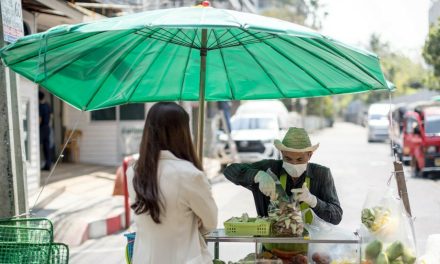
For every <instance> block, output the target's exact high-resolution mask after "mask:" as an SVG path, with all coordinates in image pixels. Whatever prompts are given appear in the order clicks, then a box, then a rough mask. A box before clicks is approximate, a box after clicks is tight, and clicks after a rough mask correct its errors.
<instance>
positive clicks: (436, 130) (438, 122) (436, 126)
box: [425, 116, 440, 134]
mask: <svg viewBox="0 0 440 264" xmlns="http://www.w3.org/2000/svg"><path fill="white" fill-rule="evenodd" d="M425 133H426V134H440V116H427V117H426V120H425Z"/></svg>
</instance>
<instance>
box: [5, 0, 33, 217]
mask: <svg viewBox="0 0 440 264" xmlns="http://www.w3.org/2000/svg"><path fill="white" fill-rule="evenodd" d="M2 8H3V7H2V6H1V5H0V47H3V46H5V44H6V43H5V41H4V32H3V17H2V12H1V9H2ZM20 8H21V7H20ZM20 12H21V9H20ZM19 113H20V111H19V97H18V85H17V78H16V74H15V73H13V72H11V71H9V69H7V68H5V67H4V66H3V65H0V201H1V203H0V218H3V217H12V216H16V215H19V214H23V213H26V212H27V211H28V210H27V209H28V207H27V183H26V174H25V169H24V162H23V155H22V147H21V145H22V142H21V135H20V133H21V132H20V131H21V128H20V126H21V122H20V120H21V119H20V115H19Z"/></svg>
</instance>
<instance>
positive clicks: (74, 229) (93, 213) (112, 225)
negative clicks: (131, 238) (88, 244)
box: [54, 197, 125, 246]
mask: <svg viewBox="0 0 440 264" xmlns="http://www.w3.org/2000/svg"><path fill="white" fill-rule="evenodd" d="M115 201H116V202H115ZM120 203H122V201H120V199H119V197H118V199H114V197H113V199H112V200H104V201H98V202H94V203H93V206H92V207H90V206H86V207H85V208H82V209H80V210H76V211H74V212H68V213H65V214H59V215H57V216H56V218H58V219H57V220H56V221H55V222H56V224H55V225H54V226H55V228H56V229H55V237H56V239H57V240H58V241H61V242H63V243H65V244H68V245H70V246H79V245H81V244H82V243H84V242H85V241H87V240H89V239H97V238H101V237H104V236H107V235H112V234H115V233H118V232H120V231H121V230H124V229H125V211H124V207H123V206H122V205H121V204H120Z"/></svg>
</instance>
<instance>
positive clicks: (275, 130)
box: [217, 100, 288, 164]
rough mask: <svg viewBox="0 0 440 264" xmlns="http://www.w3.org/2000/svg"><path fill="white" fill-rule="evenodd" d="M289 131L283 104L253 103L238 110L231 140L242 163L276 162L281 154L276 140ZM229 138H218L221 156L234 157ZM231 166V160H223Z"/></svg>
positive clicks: (274, 102) (275, 101)
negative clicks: (266, 160) (265, 160)
mask: <svg viewBox="0 0 440 264" xmlns="http://www.w3.org/2000/svg"><path fill="white" fill-rule="evenodd" d="M287 128H288V111H287V108H286V107H285V106H284V104H283V103H282V102H281V101H278V100H271V101H267V100H265V101H250V102H246V103H244V104H242V105H240V106H239V108H238V109H237V111H236V114H235V115H234V116H233V117H232V118H231V137H232V140H233V142H234V143H235V145H236V149H237V154H238V158H239V160H240V162H256V161H260V160H262V159H277V158H279V157H280V153H279V151H278V150H277V149H276V148H275V147H274V145H273V142H274V140H275V139H279V138H282V136H283V135H284V134H285V132H286V130H287ZM227 139H228V138H227V135H226V134H221V135H220V137H219V140H220V144H221V147H220V148H217V149H218V156H219V157H225V156H230V155H231V150H230V148H229V144H228V140H227ZM221 160H223V161H222V163H223V164H225V163H229V162H230V160H228V159H221Z"/></svg>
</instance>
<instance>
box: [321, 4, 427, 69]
mask: <svg viewBox="0 0 440 264" xmlns="http://www.w3.org/2000/svg"><path fill="white" fill-rule="evenodd" d="M320 2H322V4H323V5H324V10H325V11H327V12H328V16H327V17H326V18H325V19H324V20H323V28H322V30H321V32H322V33H323V34H325V35H328V36H330V37H332V38H334V39H337V40H340V41H343V42H345V43H347V44H352V45H357V46H363V47H366V46H367V45H368V40H369V38H370V36H371V34H373V33H377V34H378V35H379V36H380V38H381V39H382V40H384V41H387V42H389V44H390V47H391V48H392V49H393V51H395V52H400V53H403V54H405V55H407V56H409V57H411V58H413V59H416V60H420V59H421V50H422V47H423V44H424V42H425V39H426V37H427V34H428V31H429V22H428V19H429V16H428V15H429V7H430V0H321V1H320Z"/></svg>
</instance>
